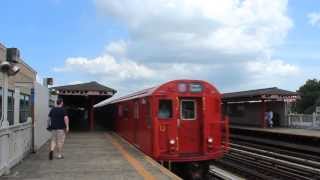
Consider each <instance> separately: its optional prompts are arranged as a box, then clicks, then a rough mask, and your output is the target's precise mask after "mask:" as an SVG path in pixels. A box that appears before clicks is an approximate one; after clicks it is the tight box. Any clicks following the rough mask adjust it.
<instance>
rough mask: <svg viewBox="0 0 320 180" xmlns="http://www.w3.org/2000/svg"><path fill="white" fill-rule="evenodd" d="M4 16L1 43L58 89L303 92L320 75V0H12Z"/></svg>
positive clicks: (2, 6)
mask: <svg viewBox="0 0 320 180" xmlns="http://www.w3.org/2000/svg"><path fill="white" fill-rule="evenodd" d="M0 17H1V21H0V43H2V44H4V45H5V46H6V47H17V48H19V49H20V53H21V56H22V59H23V60H24V61H25V62H26V63H27V64H29V65H30V66H31V67H33V68H34V69H35V70H36V71H37V73H38V79H39V81H41V79H42V78H44V77H53V78H54V83H55V85H65V84H74V83H82V82H88V81H98V82H100V83H102V84H104V85H106V86H109V87H112V88H114V89H117V90H118V92H119V94H126V93H128V92H132V91H136V90H140V89H143V88H148V87H152V86H155V85H159V84H161V83H164V82H166V81H169V80H173V79H201V80H206V81H209V82H210V83H212V84H214V85H215V86H216V87H217V88H218V89H219V90H220V91H221V92H234V91H241V90H249V89H257V88H266V87H275V86H276V87H279V88H283V89H287V90H292V91H295V90H297V89H298V88H299V87H300V86H301V85H303V83H304V82H305V81H306V80H307V79H313V78H317V79H320V77H319V67H320V51H319V49H320V1H318V0H307V1H301V0H289V1H286V0H274V1H270V0H224V1H221V0H197V1H195V0H148V1H145V0H77V1H75V0H19V1H18V0H2V1H1V3H0Z"/></svg>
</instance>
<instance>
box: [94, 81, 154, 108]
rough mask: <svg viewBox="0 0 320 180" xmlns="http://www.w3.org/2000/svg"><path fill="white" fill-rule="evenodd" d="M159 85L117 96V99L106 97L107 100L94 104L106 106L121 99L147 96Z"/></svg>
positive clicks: (96, 106) (95, 106) (97, 106)
mask: <svg viewBox="0 0 320 180" xmlns="http://www.w3.org/2000/svg"><path fill="white" fill-rule="evenodd" d="M158 87H159V86H156V87H152V88H148V89H144V90H141V91H138V92H134V93H131V94H129V95H126V96H123V97H120V98H116V99H106V100H104V101H102V102H100V103H98V104H96V105H94V108H99V107H103V106H106V105H108V104H113V103H117V102H121V101H127V100H131V99H135V98H141V97H146V96H149V95H151V94H152V93H153V92H154V91H155V90H156V89H158Z"/></svg>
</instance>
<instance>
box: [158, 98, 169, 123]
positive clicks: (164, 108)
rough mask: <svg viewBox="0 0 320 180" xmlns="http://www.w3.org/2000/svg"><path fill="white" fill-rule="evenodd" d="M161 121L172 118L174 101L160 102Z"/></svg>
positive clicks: (159, 116)
mask: <svg viewBox="0 0 320 180" xmlns="http://www.w3.org/2000/svg"><path fill="white" fill-rule="evenodd" d="M158 118H159V119H169V118H172V101H171V100H160V101H159V109H158Z"/></svg>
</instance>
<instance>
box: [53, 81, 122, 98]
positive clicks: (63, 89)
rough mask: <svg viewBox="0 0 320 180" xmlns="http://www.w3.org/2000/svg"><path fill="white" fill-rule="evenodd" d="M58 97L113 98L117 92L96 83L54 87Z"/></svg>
mask: <svg viewBox="0 0 320 180" xmlns="http://www.w3.org/2000/svg"><path fill="white" fill-rule="evenodd" d="M51 89H54V90H55V91H56V92H57V94H58V95H76V96H113V95H114V94H115V93H116V92H117V91H116V90H114V89H112V88H109V87H107V86H104V85H102V84H99V83H97V82H96V81H92V82H88V83H82V84H74V85H67V86H58V87H53V88H51Z"/></svg>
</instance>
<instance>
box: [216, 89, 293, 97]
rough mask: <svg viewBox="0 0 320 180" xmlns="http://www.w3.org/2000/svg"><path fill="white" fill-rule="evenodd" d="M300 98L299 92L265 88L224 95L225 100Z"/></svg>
mask: <svg viewBox="0 0 320 180" xmlns="http://www.w3.org/2000/svg"><path fill="white" fill-rule="evenodd" d="M264 95H265V96H272V95H278V96H298V93H297V92H292V91H287V90H283V89H279V88H277V87H272V88H265V89H256V90H250V91H239V92H231V93H224V94H222V98H223V99H234V98H255V97H261V96H264Z"/></svg>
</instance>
